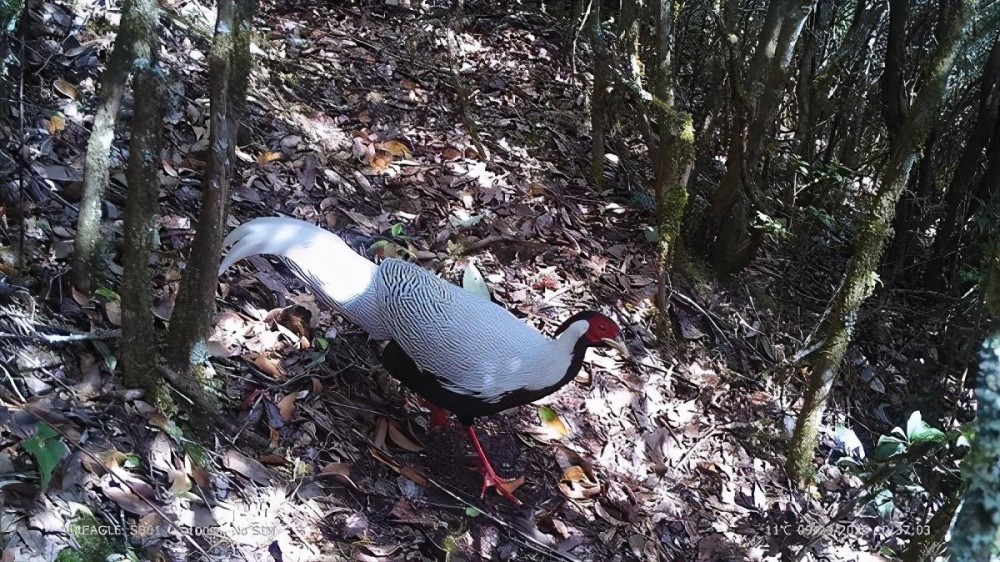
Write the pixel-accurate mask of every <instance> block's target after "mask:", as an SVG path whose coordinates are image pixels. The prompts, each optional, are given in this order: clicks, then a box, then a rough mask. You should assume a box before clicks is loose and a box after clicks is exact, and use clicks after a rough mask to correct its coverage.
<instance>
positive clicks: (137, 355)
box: [121, 35, 168, 396]
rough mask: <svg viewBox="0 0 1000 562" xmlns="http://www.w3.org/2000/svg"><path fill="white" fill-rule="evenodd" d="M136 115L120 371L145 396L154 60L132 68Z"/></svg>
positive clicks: (156, 112)
mask: <svg viewBox="0 0 1000 562" xmlns="http://www.w3.org/2000/svg"><path fill="white" fill-rule="evenodd" d="M147 40H148V41H149V44H150V45H151V48H150V51H149V52H150V53H156V52H157V51H158V50H159V47H158V41H157V38H156V36H155V35H154V36H152V37H149V38H148V39H147ZM133 92H134V97H135V115H134V117H133V118H132V140H131V143H130V144H129V162H128V176H127V179H128V199H127V200H126V202H125V243H124V249H123V259H122V266H123V268H124V270H125V274H124V278H123V280H122V290H121V296H122V339H121V356H122V368H123V370H124V372H125V384H126V385H127V386H129V387H133V388H136V387H138V388H143V389H145V390H146V391H147V392H148V393H149V395H151V396H152V395H153V391H154V390H155V388H156V386H157V381H158V380H159V378H158V377H156V376H155V370H154V368H155V366H156V351H155V350H156V348H157V346H156V335H155V331H154V326H153V322H154V320H153V277H152V274H151V271H150V268H149V256H150V254H151V253H152V252H153V251H154V250H155V244H154V240H155V234H156V222H155V218H156V217H155V215H156V210H157V207H158V200H159V192H160V190H159V187H160V181H159V180H160V178H159V172H160V168H161V167H162V166H163V164H162V161H161V156H160V153H161V151H162V149H163V117H164V114H165V112H166V109H165V105H166V99H167V95H168V92H167V88H166V85H165V84H164V82H163V74H162V71H161V70H160V68H159V65H158V64H157V62H156V57H154V58H153V59H152V60H150V61H149V62H148V63H146V64H142V65H141V66H139V67H138V68H137V69H136V72H135V78H134V79H133Z"/></svg>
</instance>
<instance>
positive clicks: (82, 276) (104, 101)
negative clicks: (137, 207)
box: [72, 0, 159, 292]
mask: <svg viewBox="0 0 1000 562" xmlns="http://www.w3.org/2000/svg"><path fill="white" fill-rule="evenodd" d="M158 16H159V10H158V6H157V4H156V2H152V1H151V0H125V2H124V4H123V5H122V19H121V25H120V26H119V29H118V36H117V37H116V38H115V46H114V48H113V49H112V51H111V57H110V58H109V59H108V66H107V67H106V68H105V69H104V72H103V73H102V74H101V93H100V95H99V98H98V102H97V110H96V111H95V113H94V125H93V127H92V128H91V132H90V140H89V141H88V142H87V156H86V160H85V161H84V167H83V195H82V197H81V199H80V214H79V217H78V218H77V225H76V240H75V242H74V252H73V268H72V278H73V284H74V285H76V287H77V288H78V289H80V290H82V291H84V292H89V291H92V290H93V289H94V288H95V279H96V278H97V277H98V276H99V275H100V273H101V272H102V271H103V270H104V268H103V267H102V264H101V259H100V258H101V240H102V239H103V238H104V237H103V236H102V234H101V198H102V197H103V196H104V190H105V188H106V187H107V185H108V166H109V161H110V150H111V143H112V142H113V141H114V139H115V122H116V121H117V119H118V109H119V108H120V107H121V100H122V94H123V93H124V91H125V81H126V80H127V79H128V75H129V70H130V68H131V66H132V63H133V61H135V60H136V58H148V57H149V51H148V46H147V45H145V44H144V38H145V37H149V36H150V34H151V33H155V32H154V31H153V30H154V29H155V27H156V23H157V22H156V18H157V17H158Z"/></svg>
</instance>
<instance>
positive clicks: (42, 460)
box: [21, 422, 69, 491]
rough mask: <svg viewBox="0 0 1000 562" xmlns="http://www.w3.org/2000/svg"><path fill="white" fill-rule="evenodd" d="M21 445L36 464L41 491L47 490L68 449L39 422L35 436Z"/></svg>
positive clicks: (53, 430)
mask: <svg viewBox="0 0 1000 562" xmlns="http://www.w3.org/2000/svg"><path fill="white" fill-rule="evenodd" d="M21 445H22V446H23V447H24V450H25V451H27V452H28V453H30V454H31V456H32V457H34V458H35V462H36V463H38V473H39V476H40V477H41V480H42V490H43V491H44V490H47V489H48V488H49V482H50V481H51V480H52V473H53V472H55V469H56V466H58V465H59V461H61V460H62V459H63V457H65V456H66V455H68V454H69V447H67V446H66V444H65V443H63V442H62V436H61V435H59V433H58V432H57V431H56V430H55V429H53V428H52V426H50V425H49V424H47V423H45V422H40V423H39V424H38V425H37V426H36V427H35V435H34V436H32V437H31V439H28V440H27V441H24V442H23V443H21Z"/></svg>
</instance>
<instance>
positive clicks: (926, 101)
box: [787, 0, 971, 482]
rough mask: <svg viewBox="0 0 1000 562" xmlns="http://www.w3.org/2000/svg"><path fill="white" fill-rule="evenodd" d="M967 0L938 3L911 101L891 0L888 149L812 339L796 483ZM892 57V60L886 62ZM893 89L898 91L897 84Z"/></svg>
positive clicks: (901, 16) (899, 0)
mask: <svg viewBox="0 0 1000 562" xmlns="http://www.w3.org/2000/svg"><path fill="white" fill-rule="evenodd" d="M970 4H971V0H964V1H955V2H949V3H946V4H945V5H943V6H942V9H941V23H942V25H941V26H940V27H939V33H938V44H937V47H936V49H935V51H934V53H933V54H932V56H931V59H930V63H929V65H928V67H927V68H928V70H927V72H926V77H925V80H924V81H923V82H922V83H923V86H922V87H921V88H920V90H919V91H917V93H916V95H915V97H914V99H913V102H912V104H909V103H907V100H906V99H905V98H904V97H903V95H902V89H901V85H902V79H901V76H902V66H903V65H902V63H903V60H902V58H901V55H902V53H904V52H905V18H906V13H907V12H906V8H907V6H906V1H905V0H892V1H891V2H890V20H891V25H890V36H889V47H888V49H887V50H886V72H894V73H898V75H897V76H886V77H884V78H883V81H882V85H883V88H889V89H890V90H891V91H889V92H883V100H888V104H889V105H890V106H887V107H884V111H885V117H886V122H887V125H888V128H889V140H890V153H889V158H888V159H887V161H886V163H885V164H884V166H883V168H882V171H881V173H880V174H879V182H878V192H877V193H876V195H875V200H874V201H873V203H872V206H871V208H870V209H869V211H868V213H867V217H866V218H865V221H864V223H863V226H862V227H861V229H860V230H859V232H858V237H857V240H856V241H855V245H854V254H853V256H852V257H851V261H850V263H849V264H848V266H847V272H846V273H845V275H844V281H843V283H842V284H841V286H840V288H839V289H838V290H837V294H836V295H835V296H834V300H833V305H832V306H831V308H830V310H829V311H828V312H827V314H826V316H825V317H824V319H823V321H822V323H821V325H820V328H819V330H818V332H817V337H818V338H820V340H821V341H822V342H823V344H822V345H821V346H820V348H819V349H818V350H817V352H816V355H815V357H816V359H815V362H814V363H813V366H812V372H811V373H810V375H809V381H808V383H807V386H806V393H805V397H804V402H803V405H802V410H801V411H800V413H799V417H798V419H797V420H796V424H795V433H794V435H793V437H792V444H791V450H790V452H789V455H788V461H787V468H788V471H789V472H790V473H791V474H792V475H793V477H794V478H795V479H796V480H798V481H799V482H806V481H811V479H812V476H813V473H814V467H813V453H814V451H815V449H816V444H817V441H818V435H819V426H820V421H821V419H822V416H823V411H824V409H825V407H826V402H827V399H828V398H829V395H830V390H831V389H832V388H833V383H834V380H835V379H836V375H837V371H838V370H839V369H840V365H841V362H842V361H843V358H844V354H845V352H846V351H847V346H848V345H849V344H850V342H851V337H852V334H853V330H854V322H855V320H856V318H857V314H858V311H859V309H860V308H861V304H862V303H863V302H864V301H865V299H867V298H868V297H869V296H870V295H871V293H872V291H873V290H874V288H875V284H876V282H877V281H878V275H877V273H876V272H877V271H878V267H879V263H880V261H881V259H882V254H883V251H884V249H885V246H886V242H887V240H888V239H889V237H890V236H891V235H892V229H891V227H890V225H891V224H892V220H893V215H894V212H895V209H896V202H897V200H898V199H899V196H900V194H901V193H902V192H903V189H905V188H906V185H907V181H908V179H909V174H910V170H911V169H912V167H913V163H914V161H915V160H916V156H917V151H918V150H919V148H920V146H921V145H922V143H923V142H924V140H925V139H926V137H927V135H928V133H929V131H930V130H931V128H932V127H933V125H934V122H935V120H936V118H937V111H938V106H939V105H940V103H941V100H942V98H943V97H944V93H945V86H946V83H947V80H948V75H949V74H950V73H951V69H952V66H953V64H954V62H955V58H956V56H957V53H958V50H959V45H960V44H961V39H962V35H963V34H962V31H963V29H964V26H965V22H966V19H967V17H968V15H969V13H970V11H971V10H970V8H971V6H970ZM893 58H895V60H891V59H893ZM897 88H899V89H897Z"/></svg>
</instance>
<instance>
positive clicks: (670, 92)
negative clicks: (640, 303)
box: [650, 0, 695, 314]
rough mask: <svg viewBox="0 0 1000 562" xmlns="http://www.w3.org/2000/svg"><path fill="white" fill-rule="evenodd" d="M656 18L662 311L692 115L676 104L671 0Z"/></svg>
mask: <svg viewBox="0 0 1000 562" xmlns="http://www.w3.org/2000/svg"><path fill="white" fill-rule="evenodd" d="M657 8H658V9H657V14H656V15H657V20H656V61H655V62H656V70H657V72H656V82H655V84H654V85H653V87H654V92H655V94H656V98H657V100H656V101H657V103H656V104H655V107H656V108H657V109H658V110H659V111H658V112H657V120H658V123H659V146H657V147H650V153H651V154H652V155H653V176H654V181H655V182H656V185H655V186H654V191H655V193H656V208H657V219H658V222H659V235H660V240H659V257H658V260H657V261H658V266H659V267H658V269H659V281H660V284H659V301H660V302H659V305H660V310H661V311H662V312H663V313H664V314H666V310H667V298H666V286H665V280H666V274H667V272H668V271H669V270H670V267H671V266H672V265H673V260H674V257H675V256H676V254H677V246H678V244H679V243H680V231H681V222H682V220H683V218H684V208H685V207H686V206H687V198H688V191H687V184H688V177H689V176H690V174H691V169H692V168H693V166H694V143H695V140H694V123H693V122H692V120H691V115H690V114H688V113H685V112H683V111H679V110H678V109H677V108H676V106H675V95H674V84H673V77H674V74H675V72H674V64H673V33H674V15H675V5H674V2H673V0H659V2H658V5H657Z"/></svg>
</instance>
